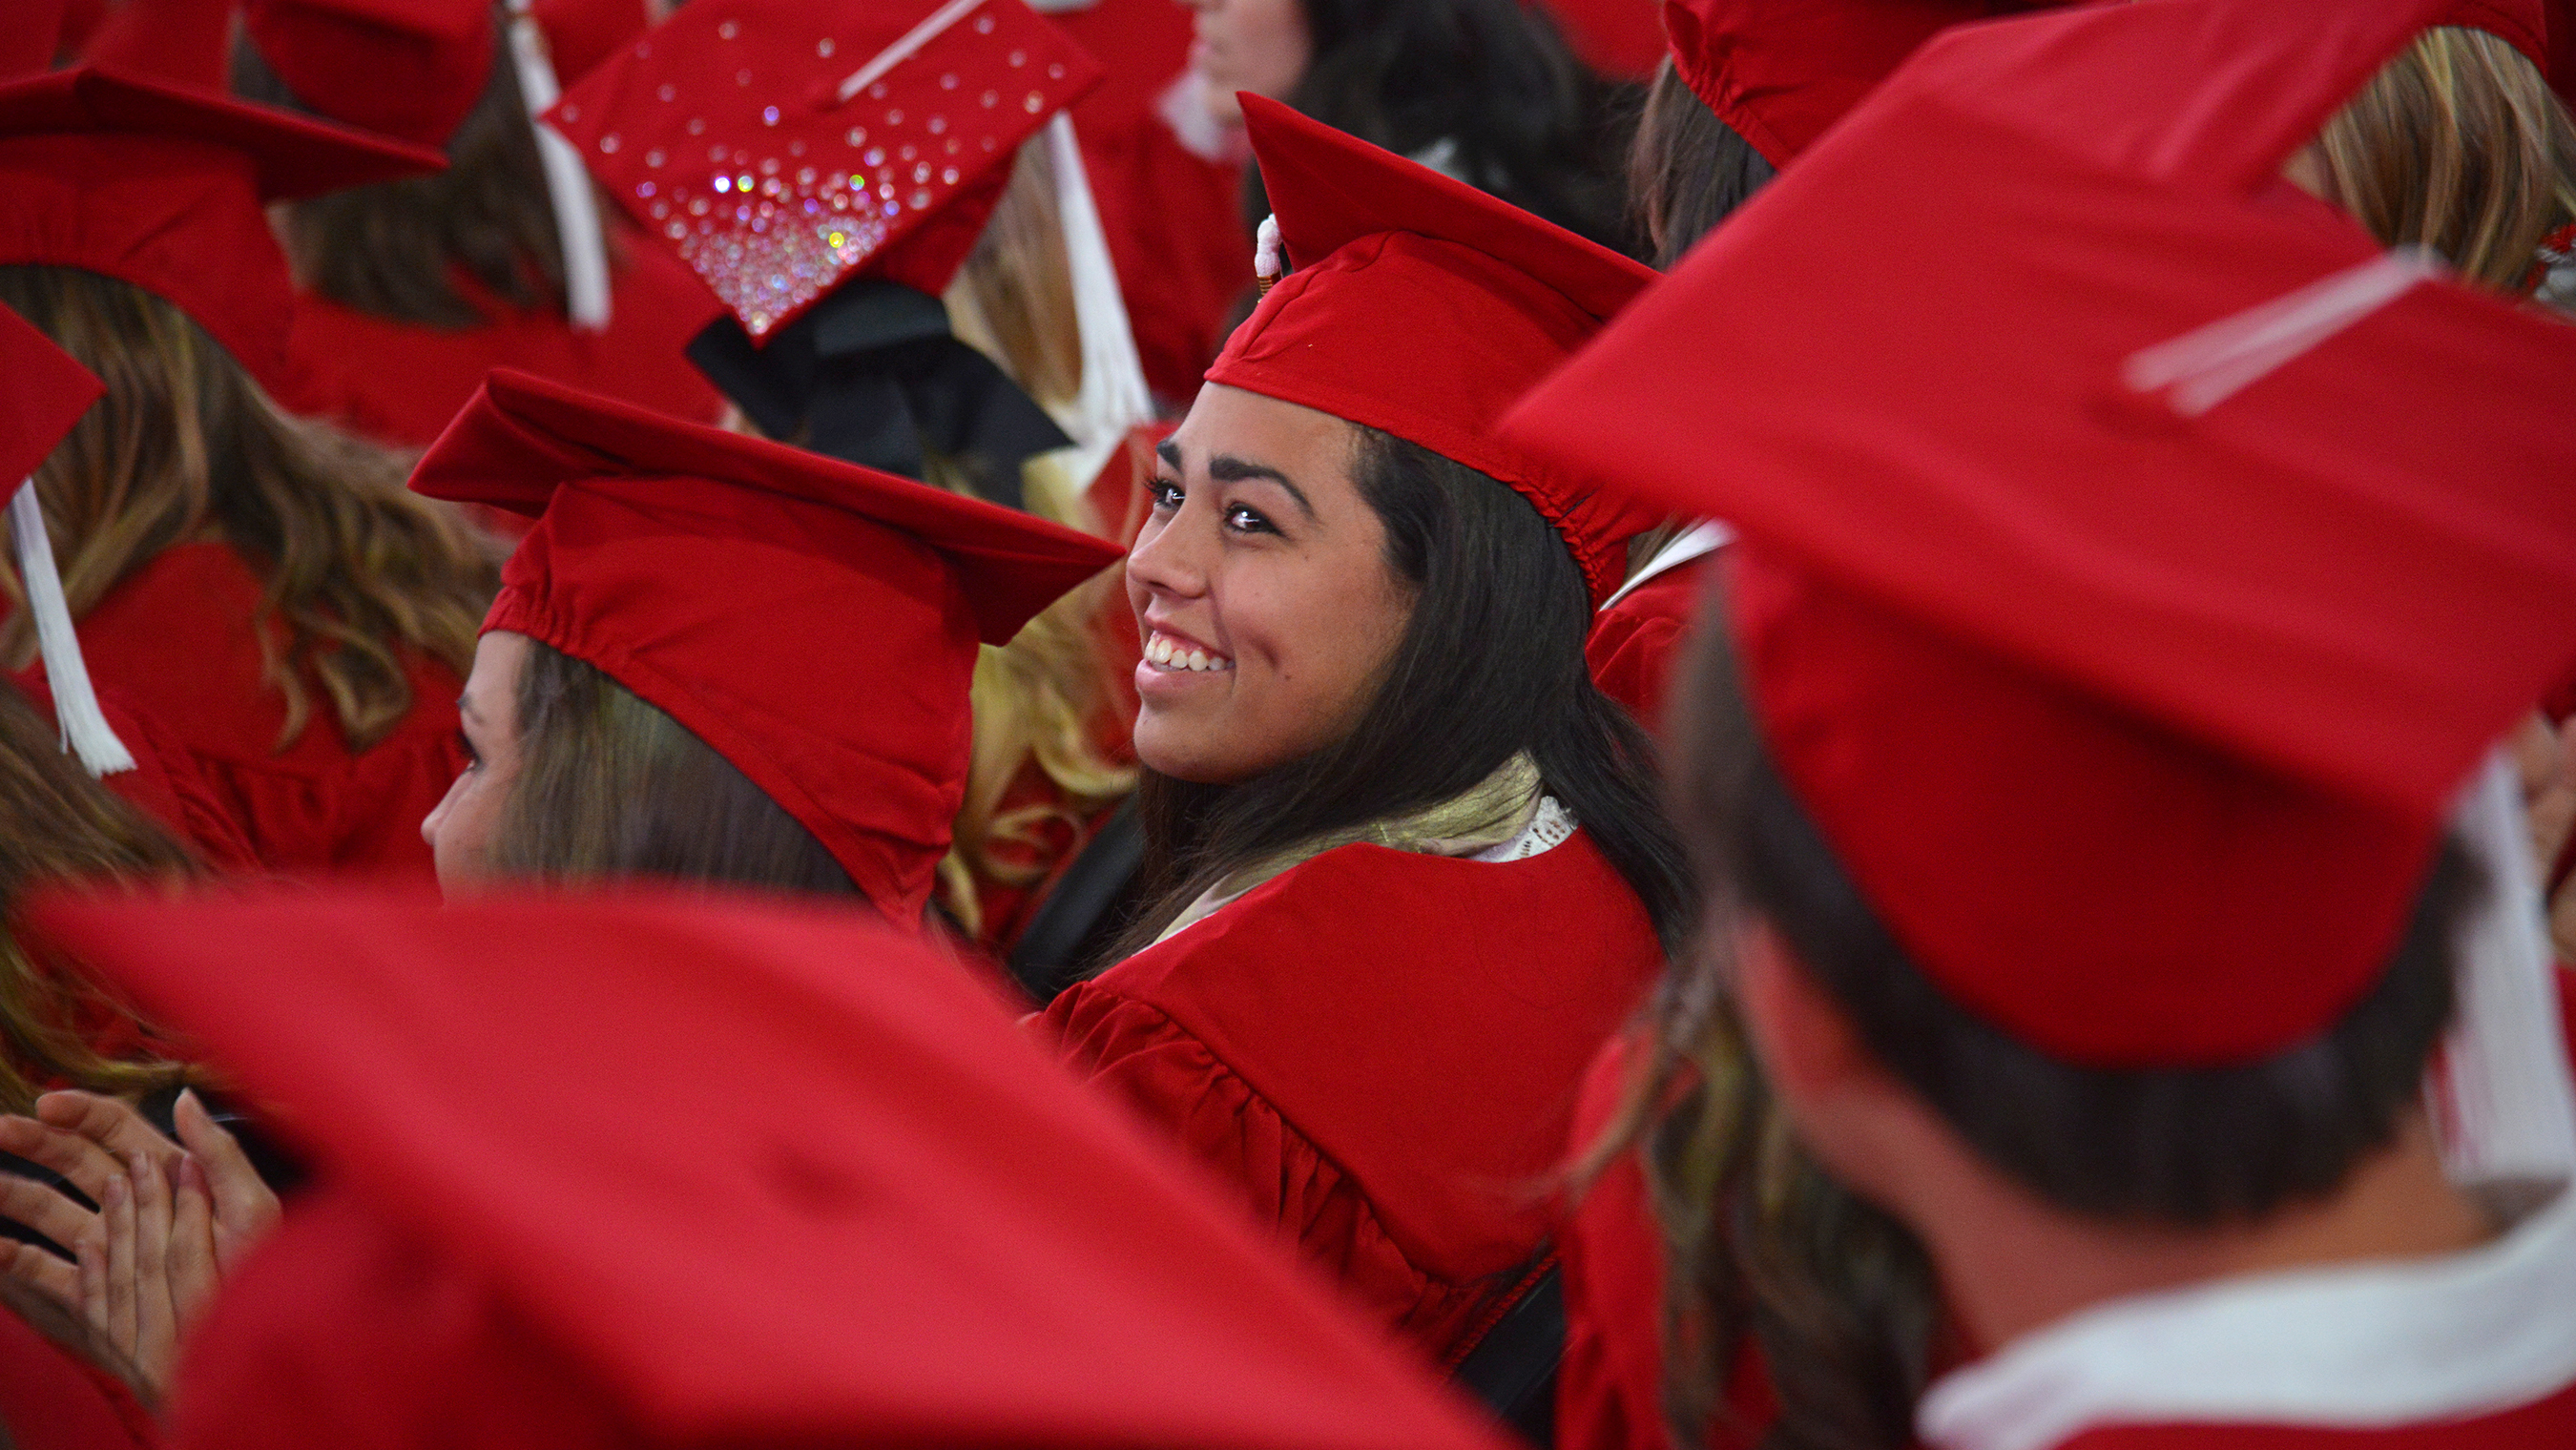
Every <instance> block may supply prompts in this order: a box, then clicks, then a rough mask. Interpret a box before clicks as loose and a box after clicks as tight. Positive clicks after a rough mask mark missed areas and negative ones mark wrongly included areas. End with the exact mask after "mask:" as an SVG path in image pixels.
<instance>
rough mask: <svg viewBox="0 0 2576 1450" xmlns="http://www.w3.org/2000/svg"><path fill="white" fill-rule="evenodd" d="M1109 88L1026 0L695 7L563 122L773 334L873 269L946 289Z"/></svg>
mask: <svg viewBox="0 0 2576 1450" xmlns="http://www.w3.org/2000/svg"><path fill="white" fill-rule="evenodd" d="M1099 80H1100V66H1099V63H1098V62H1096V61H1094V60H1093V59H1092V58H1091V57H1090V56H1088V55H1086V54H1084V53H1083V51H1082V50H1081V48H1080V47H1078V46H1076V45H1075V44H1074V43H1073V42H1072V41H1071V40H1070V39H1068V38H1066V36H1065V35H1064V33H1063V32H1062V31H1059V30H1057V29H1056V28H1055V27H1054V26H1052V25H1049V24H1048V23H1047V22H1045V21H1043V20H1041V19H1039V18H1038V17H1037V16H1036V15H1035V14H1033V13H1031V12H1030V10H1029V9H1028V7H1026V6H1024V5H1022V4H1020V3H1019V0H946V3H939V0H828V3H816V0H693V3H691V4H689V5H688V6H686V7H684V8H682V9H681V10H679V11H677V12H676V13H674V14H673V15H672V16H671V17H670V18H669V19H667V20H664V21H663V22H662V23H661V24H660V25H657V26H655V27H654V28H653V30H652V31H651V32H649V33H648V34H647V35H646V36H645V37H644V38H643V39H642V40H639V41H637V42H635V44H634V45H633V46H631V47H629V48H628V49H627V50H626V51H624V52H623V53H621V54H619V55H618V56H616V57H614V58H612V59H611V60H609V61H608V62H607V63H605V64H603V65H601V66H600V67H599V68H598V69H597V70H596V71H594V72H592V73H591V75H590V76H589V77H588V78H587V79H585V80H584V81H582V83H581V84H580V85H578V86H575V87H574V88H573V89H572V90H571V91H570V92H568V93H567V94H566V95H565V96H564V98H563V101H562V102H561V103H560V104H559V105H557V106H556V107H555V109H554V111H553V112H552V113H551V115H550V116H549V119H550V120H552V121H553V122H554V124H555V125H556V127H557V128H558V129H560V130H561V131H562V132H563V133H564V135H565V136H567V137H569V138H570V139H571V140H572V141H573V143H574V144H575V145H577V146H578V147H580V148H581V152H582V157H583V159H584V160H585V161H586V162H587V163H588V164H589V166H590V169H591V174H592V175H594V176H596V177H598V178H599V182H600V184H601V185H602V186H604V187H606V188H607V189H608V191H609V192H610V194H612V195H614V196H615V197H616V198H617V199H618V201H619V203H620V204H622V205H623V206H625V208H626V209H627V211H628V212H629V213H631V214H632V215H633V216H634V217H635V219H636V220H637V221H638V222H639V223H641V224H642V225H643V226H644V228H645V230H646V231H648V232H650V233H651V234H652V235H653V236H655V237H657V238H660V239H661V241H662V242H663V243H664V245H666V246H669V247H670V248H671V249H672V250H674V251H675V252H677V253H678V254H679V256H680V259H681V260H682V261H685V262H687V263H688V264H689V265H690V266H691V267H693V268H695V269H696V270H697V273H698V275H699V276H701V277H704V278H705V279H706V281H707V285H708V286H710V287H711V288H713V289H714V291H715V294H716V295H717V296H718V297H720V298H722V299H723V300H724V303H725V306H726V307H727V308H728V309H730V310H731V311H732V313H733V315H734V318H735V320H737V321H739V322H740V323H741V324H742V326H743V330H744V331H746V332H748V333H750V334H751V336H752V338H753V340H754V341H758V340H760V339H762V338H765V337H767V336H769V334H770V333H772V332H774V331H776V330H777V329H778V328H780V327H782V326H784V325H786V324H787V323H789V322H793V321H794V320H795V319H796V318H797V317H798V316H799V315H800V314H802V313H803V312H804V311H805V309H806V308H808V307H810V306H812V305H813V304H814V303H815V302H816V301H818V300H820V299H821V298H822V297H823V296H824V295H825V294H827V293H829V292H830V291H831V290H832V289H833V288H835V287H837V286H839V285H840V284H841V283H842V282H843V281H844V280H846V279H847V278H849V277H851V276H853V275H855V274H856V273H858V272H860V271H862V270H865V271H867V272H869V273H871V274H872V275H875V276H878V277H882V278H884V279H885V280H887V281H890V282H898V283H901V284H903V285H904V286H907V287H911V288H914V289H916V290H918V291H922V292H927V293H930V294H932V295H933V296H936V295H937V294H938V293H939V292H941V291H942V290H943V289H945V288H946V287H947V285H948V282H949V279H950V278H951V277H953V276H954V275H955V274H956V271H957V267H958V265H959V264H960V263H962V262H963V261H965V259H966V254H967V253H968V252H970V251H972V250H974V246H975V239H976V238H977V237H978V236H980V235H982V233H983V230H984V223H985V221H986V219H987V218H989V217H990V216H991V215H992V212H993V208H994V207H995V206H996V205H998V204H999V203H1000V201H1001V196H1002V189H1003V187H1004V186H1005V185H1007V184H1008V182H1009V180H1010V164H1011V158H1012V156H1013V154H1014V153H1015V152H1016V151H1017V150H1018V149H1019V145H1020V143H1021V142H1022V141H1025V140H1027V139H1028V138H1029V137H1030V136H1031V135H1033V134H1035V133H1036V131H1037V129H1038V128H1039V127H1040V126H1043V125H1045V124H1046V123H1047V121H1048V120H1049V119H1050V118H1051V117H1053V116H1054V115H1055V113H1056V112H1058V111H1061V110H1063V109H1064V108H1065V107H1067V106H1069V105H1071V104H1073V103H1074V102H1075V101H1077V100H1079V99H1081V98H1082V96H1083V95H1084V94H1085V93H1086V92H1088V91H1089V90H1090V89H1091V88H1092V87H1093V86H1094V85H1095V84H1097V83H1098V82H1099Z"/></svg>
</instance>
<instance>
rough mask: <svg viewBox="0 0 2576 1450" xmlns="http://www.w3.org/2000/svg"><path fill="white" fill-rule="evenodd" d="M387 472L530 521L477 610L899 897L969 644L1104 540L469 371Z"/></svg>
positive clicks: (945, 835) (915, 912) (915, 905)
mask: <svg viewBox="0 0 2576 1450" xmlns="http://www.w3.org/2000/svg"><path fill="white" fill-rule="evenodd" d="M411 486H412V487H413V488H414V489H415V490H417V491H419V492H421V493H425V494H428V495H430V496H431V497H434V498H445V499H454V500H457V501H460V502H466V503H479V504H487V505H490V506H492V507H496V508H503V509H509V510H513V511H515V512H518V513H522V514H527V515H530V516H532V517H535V518H536V519H537V524H536V526H535V528H534V529H532V530H531V531H530V532H529V534H528V536H527V538H526V539H524V540H523V541H521V543H520V544H519V548H518V551H517V552H516V553H514V554H513V555H511V557H510V561H509V563H508V564H507V565H506V566H505V567H504V568H503V570H502V574H501V594H500V597H499V598H498V599H497V600H495V601H494V603H493V605H492V612H491V614H490V615H489V616H488V617H487V618H485V620H484V621H483V627H484V628H485V629H486V630H494V629H504V630H510V631H513V632H515V633H519V634H524V635H528V636H529V637H531V638H534V639H537V640H540V641H543V642H544V643H546V644H549V645H552V646H553V647H554V648H556V649H558V650H561V651H563V652H564V653H566V654H569V655H572V656H574V657H575V658H578V659H582V660H586V661H588V662H589V663H591V664H593V665H596V666H598V667H599V668H600V669H601V670H604V671H606V672H607V673H608V674H609V675H610V676H611V677H613V678H614V679H616V680H617V682H618V683H619V684H622V685H624V686H625V687H626V688H627V689H629V690H632V691H634V692H635V693H636V694H637V695H639V696H641V697H643V698H644V699H645V700H647V701H649V702H651V703H652V704H654V705H656V706H658V707H660V708H661V709H662V710H664V711H666V712H668V713H669V714H670V715H671V717H672V718H673V719H676V720H678V721H679V722H680V723H681V724H682V725H685V726H687V727H688V728H689V730H690V731H691V732H693V733H694V734H696V735H697V737H698V738H699V739H701V740H704V741H705V742H706V743H707V744H708V745H709V746H712V747H713V748H714V749H715V750H716V751H717V752H718V753H720V754H722V755H723V756H724V757H725V759H727V760H729V761H731V762H733V764H734V766H735V768H737V769H739V770H740V771H742V773H743V774H744V775H747V776H749V777H750V778H751V780H752V782H753V783H754V784H756V785H758V786H759V787H760V788H761V789H762V790H763V791H766V792H767V793H768V794H769V796H770V798H771V799H773V800H775V801H777V802H778V804H779V805H780V806H781V807H783V808H785V809H786V811H787V812H788V814H790V815H792V816H794V817H795V818H796V819H797V820H798V821H800V822H802V823H803V824H804V826H805V828H806V829H807V830H810V831H812V832H813V833H814V835H815V837H816V838H817V839H819V840H820V841H821V842H822V843H823V845H824V846H825V847H826V848H827V849H829V850H830V851H831V853H832V855H833V857H834V858H835V859H837V860H838V861H839V862H840V863H841V866H842V869H844V870H846V871H848V872H849V873H850V879H851V880H852V881H854V882H856V883H857V884H858V887H859V889H860V890H861V891H863V892H865V893H866V894H867V896H868V898H869V899H870V900H871V901H873V902H875V903H876V904H877V906H878V907H879V908H880V909H881V910H883V911H884V912H885V913H886V915H887V916H888V917H890V918H892V919H894V920H896V921H901V922H907V923H908V922H913V921H917V920H918V919H919V918H920V915H921V911H922V908H923V906H924V905H925V904H926V903H927V902H928V901H929V899H930V892H931V888H932V885H933V884H934V878H935V876H936V873H937V869H938V865H939V860H940V857H941V856H942V855H943V854H945V853H946V851H947V849H948V841H949V831H950V826H951V823H952V822H953V821H954V820H955V818H956V815H957V809H958V806H959V804H960V803H961V801H962V800H963V798H964V794H965V789H966V766H967V760H968V756H969V754H970V747H971V744H972V734H973V726H972V721H971V719H970V717H969V714H968V708H967V692H968V689H969V686H970V685H971V684H972V683H973V680H974V674H975V654H976V645H977V643H978V641H982V642H987V643H992V644H1002V643H1005V642H1007V641H1008V640H1009V639H1010V638H1011V637H1012V636H1013V635H1014V634H1017V633H1018V632H1019V629H1020V626H1021V625H1023V624H1026V623H1027V622H1028V621H1029V619H1030V618H1031V617H1032V616H1033V615H1035V614H1036V613H1037V612H1038V611H1039V610H1042V609H1044V608H1045V607H1046V606H1047V605H1048V604H1050V603H1052V602H1053V601H1054V600H1055V599H1056V597H1057V596H1058V595H1061V594H1063V593H1064V592H1065V591H1066V590H1068V589H1070V588H1072V587H1073V586H1074V585H1076V584H1079V583H1081V582H1082V581H1083V580H1085V579H1088V578H1090V577H1091V576H1092V575H1094V574H1097V573H1099V572H1100V571H1101V570H1102V569H1105V568H1107V567H1108V566H1109V565H1110V564H1112V563H1115V562H1116V561H1117V559H1118V557H1119V553H1120V550H1119V548H1118V546H1117V545H1115V544H1113V543H1110V542H1109V541H1107V540H1105V539H1098V538H1094V537H1092V536H1091V535H1089V534H1084V533H1078V532H1076V531H1074V530H1071V529H1066V528H1061V527H1058V526H1057V525H1054V524H1050V523H1047V522H1045V521H1044V520H1042V519H1037V518H1033V517H1031V516H1029V515H1027V514H1023V513H1019V512H1017V511H1015V510H1011V509H1005V508H1000V507H997V506H994V505H991V504H987V503H983V502H980V501H978V500H975V499H970V498H964V497H961V496H959V495H956V494H952V493H948V492H946V491H944V490H941V489H936V488H931V487H927V486H925V485H922V484H918V483H914V482H913V481H911V480H910V479H903V478H896V477H894V476H892V475H890V474H882V473H877V472H874V471H873V470H870V469H865V468H860V467H857V466H855V465H852V464H847V463H842V462H840V461H838V460H835V459H829V458H825V457H822V456H821V455H819V454H815V453H809V452H807V451H805V450H804V449H801V448H791V447H787V446H785V445H783V444H777V443H771V442H768V441H767V440H765V439H759V438H751V437H747V436H745V435H742V434H739V433H729V432H726V431H725V430H723V429H721V428H708V427H703V426H700V425H698V424H694V423H683V422H680V421H679V420H677V419H673V418H666V417H663V416H661V415H660V414H657V413H652V412H649V411H646V410H644V409H641V408H637V407H634V406H631V405H629V404H625V403H619V402H614V401H612V400H610V399H607V398H600V397H594V396H591V395H589V394H586V393H582V392H579V391H576V390H574V389H571V388H567V387H564V386H562V385H560V384H557V383H551V382H547V381H545V380H544V379H541V378H535V377H530V376H528V375H527V374H524V373H515V372H509V371H499V372H495V373H493V374H492V376H491V378H490V380H489V381H487V382H486V383H485V384H484V386H483V388H482V390H481V391H479V392H477V393H476V394H475V395H474V398H473V400H472V401H471V402H469V403H468V404H466V406H465V408H464V410H463V411H461V412H460V413H458V414H457V417H456V421H455V422H453V423H451V424H449V425H448V429H447V431H446V432H445V433H443V434H441V435H440V436H439V439H438V441H437V442H436V443H435V444H432V445H431V446H430V450H429V452H428V453H427V454H426V455H425V456H423V457H422V459H421V461H420V465H419V467H418V468H417V469H416V470H415V471H414V472H413V474H412V484H411Z"/></svg>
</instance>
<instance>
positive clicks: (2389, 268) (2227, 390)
mask: <svg viewBox="0 0 2576 1450" xmlns="http://www.w3.org/2000/svg"><path fill="white" fill-rule="evenodd" d="M2446 275H2448V271H2447V269H2446V268H2445V267H2444V266H2443V265H2442V262H2441V259H2440V258H2438V257H2436V256H2435V255H2434V254H2433V253H2432V252H2431V251H2429V250H2427V249H2425V248H2423V247H2400V248H2398V249H2397V250H2395V251H2393V252H2390V253H2388V254H2386V255H2385V256H2381V257H2377V258H2374V259H2372V260H2370V261H2368V262H2364V263H2362V264H2361V265H2360V266H2357V267H2347V268H2345V269H2344V270H2343V271H2340V272H2337V273H2335V274H2334V275H2332V276H2330V277H2327V278H2324V279H2323V280H2321V281H2318V282H2315V283H2312V284H2311V285H2309V286H2306V287H2302V288H2300V289H2299V290H2298V291H2296V292H2293V293H2290V294H2289V295H2288V296H2286V297H2280V298H2276V299H2274V300H2273V301H2270V302H2266V303H2264V304H2263V305H2261V306H2259V307H2250V308H2247V309H2246V310H2245V311H2243V312H2239V313H2237V314H2235V315H2234V316H2232V317H2223V318H2220V319H2219V320H2218V321H2216V322H2213V323H2211V324H2209V325H2208V326H2206V327H2202V328H2197V329H2195V330H2193V331H2191V332H2187V333H2185V334H2183V335H2182V336H2180V337H2177V338H2175V339H2173V340H2172V341H2170V342H2162V343H2158V344H2157V345H2155V346H2154V347H2150V348H2145V349H2142V350H2140V351H2138V352H2135V353H2132V354H2130V356H2129V359H2128V362H2127V363H2126V364H2125V365H2124V366H2123V368H2122V376H2123V377H2124V379H2125V380H2126V381H2127V383H2128V385H2129V386H2130V387H2131V388H2134V389H2136V390H2137V391H2139V392H2141V393H2152V392H2157V391H2159V390H2162V389H2167V388H2170V389H2171V390H2172V391H2171V393H2170V394H2169V395H2168V396H2169V398H2170V400H2171V401H2172V403H2173V408H2174V411H2175V412H2177V413H2180V414H2182V415H2183V416H2184V417H2186V418H2197V417H2199V416H2200V415H2201V414H2203V413H2206V412H2208V411H2209V410H2210V409H2212V408H2215V407H2217V406H2218V405H2219V404H2221V403H2223V402H2226V401H2227V400H2228V399H2229V398H2232V397H2234V396H2235V395H2236V394H2237V393H2239V392H2242V391H2243V390H2245V389H2246V388H2248V387H2250V386H2252V385H2253V384H2255V383H2256V382H2259V381H2261V380H2262V379H2263V378H2264V376H2266V375H2267V374H2269V373H2271V372H2273V371H2274V370H2275V369H2278V368H2280V367H2281V366H2283V365H2284V364H2286V363H2288V362H2290V361H2291V360H2292V359H2294V358H2297V357H2299V356H2300V355H2301V354H2303V353H2306V352H2308V351H2310V350H2311V349H2313V348H2315V347H2316V346H2318V345H2319V344H2320V343H2323V342H2324V341H2325V340H2326V339H2328V338H2330V337H2332V336H2334V335H2335V334H2336V333H2338V332H2341V331H2343V330H2344V329H2345V328H2347V327H2350V326H2352V325H2353V324H2354V323H2356V322H2359V321H2360V320H2362V319H2363V318H2365V317H2368V316H2369V315H2370V314H2372V313H2374V312H2376V311H2378V310H2379V309H2380V308H2382V307H2385V306H2387V305H2388V304H2389V303H2391V302H2394V301H2396V300H2397V299H2398V298H2400V297H2402V296H2404V295H2406V293H2407V291H2408V290H2409V289H2411V288H2413V287H2414V286H2415V284H2417V283H2418V282H2429V281H2433V280H2435V279H2437V278H2440V277H2443V276H2446Z"/></svg>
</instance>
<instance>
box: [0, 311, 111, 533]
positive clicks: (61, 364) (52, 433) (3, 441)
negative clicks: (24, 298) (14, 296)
mask: <svg viewBox="0 0 2576 1450" xmlns="http://www.w3.org/2000/svg"><path fill="white" fill-rule="evenodd" d="M0 373H5V375H6V376H7V377H8V379H9V383H8V386H7V387H5V388H0V498H5V497H7V496H8V495H10V494H13V493H15V492H17V490H18V486H19V485H20V484H22V483H24V482H25V481H26V480H27V477H28V476H29V475H30V474H33V473H34V472H35V471H36V467H37V465H38V464H41V463H43V462H44V461H45V460H46V458H48V457H50V456H51V455H52V454H53V451H54V445H55V444H57V443H60V442H62V441H63V435H64V434H66V433H69V432H70V431H72V425H73V424H75V423H78V422H79V421H80V420H81V415H82V414H83V413H86V412H88V411H89V405H90V404H92V403H95V402H97V401H98V400H99V398H100V396H101V395H102V394H104V393H105V392H106V391H107V386H106V385H105V384H104V383H101V382H100V381H99V380H98V378H97V377H96V376H95V375H93V374H92V373H91V372H90V370H89V369H87V368H85V367H82V366H81V365H80V364H79V363H77V362H75V361H73V360H72V357H71V354H69V353H67V352H64V351H63V350H62V349H61V348H59V347H56V346H54V343H53V339H51V338H49V337H47V336H45V335H44V334H43V333H42V332H39V331H37V330H36V328H35V327H34V326H33V325H32V324H30V323H29V322H27V321H26V320H25V319H24V318H21V317H20V316H19V315H18V314H17V313H15V312H12V311H10V310H9V309H7V308H5V307H0Z"/></svg>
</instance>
